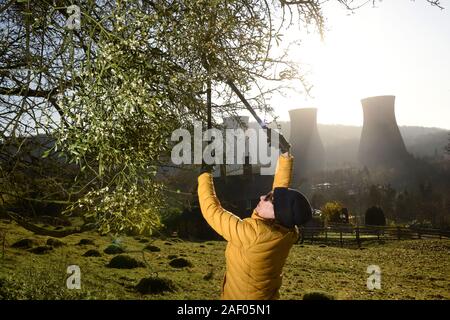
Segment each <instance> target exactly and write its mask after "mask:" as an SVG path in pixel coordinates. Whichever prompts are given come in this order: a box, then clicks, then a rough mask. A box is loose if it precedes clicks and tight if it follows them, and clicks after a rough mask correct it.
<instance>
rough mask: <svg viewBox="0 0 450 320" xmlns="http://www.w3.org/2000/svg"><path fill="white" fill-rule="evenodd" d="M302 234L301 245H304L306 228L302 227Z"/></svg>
mask: <svg viewBox="0 0 450 320" xmlns="http://www.w3.org/2000/svg"><path fill="white" fill-rule="evenodd" d="M300 232H301V235H300V237H301V242H300V243H301V244H303V241H305V228H304V227H301V228H300Z"/></svg>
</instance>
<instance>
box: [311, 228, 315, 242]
mask: <svg viewBox="0 0 450 320" xmlns="http://www.w3.org/2000/svg"><path fill="white" fill-rule="evenodd" d="M313 243H314V229H313V231H312V232H311V244H313Z"/></svg>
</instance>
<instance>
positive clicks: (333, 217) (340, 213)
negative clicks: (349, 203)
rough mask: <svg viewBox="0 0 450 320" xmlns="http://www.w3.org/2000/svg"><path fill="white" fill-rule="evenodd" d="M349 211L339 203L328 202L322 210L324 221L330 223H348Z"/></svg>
mask: <svg viewBox="0 0 450 320" xmlns="http://www.w3.org/2000/svg"><path fill="white" fill-rule="evenodd" d="M346 210H347V209H346V208H344V207H343V206H342V205H341V204H340V203H339V202H337V201H333V202H327V203H326V204H325V205H324V206H323V207H322V208H321V211H322V216H321V217H322V220H323V221H324V222H325V223H326V224H328V223H346V222H347V223H348V213H347V218H345V211H346Z"/></svg>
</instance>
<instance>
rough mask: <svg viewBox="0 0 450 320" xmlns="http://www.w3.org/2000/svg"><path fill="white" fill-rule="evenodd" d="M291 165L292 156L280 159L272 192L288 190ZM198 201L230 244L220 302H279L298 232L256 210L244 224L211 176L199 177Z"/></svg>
mask: <svg viewBox="0 0 450 320" xmlns="http://www.w3.org/2000/svg"><path fill="white" fill-rule="evenodd" d="M292 163H293V157H292V156H289V157H285V156H282V155H281V156H280V157H279V158H278V163H277V168H276V171H275V179H274V183H273V188H275V187H288V186H289V184H290V181H291V175H292ZM268 191H269V190H268ZM198 197H199V202H200V208H201V211H202V214H203V217H204V218H205V219H206V221H207V222H208V223H209V225H210V226H211V227H212V228H213V229H214V230H215V231H216V232H217V233H219V234H220V235H221V236H222V237H224V238H225V240H227V241H228V244H227V248H226V250H225V257H226V272H225V276H224V279H223V284H222V294H221V299H224V300H235V299H239V300H244V299H250V300H263V299H278V298H279V292H278V290H279V289H280V287H281V281H282V270H283V266H284V264H285V262H286V258H287V256H288V254H289V250H290V249H291V247H292V245H293V244H294V243H296V242H297V241H298V238H299V232H298V229H297V228H294V229H287V228H285V227H283V226H281V225H279V224H276V223H274V222H273V220H266V219H264V218H261V217H259V216H258V214H257V212H256V210H254V211H253V214H252V216H251V218H246V219H243V220H242V219H240V218H239V217H237V216H236V215H234V214H232V213H231V212H229V211H227V210H225V209H224V208H222V206H221V205H220V202H219V200H218V199H217V197H216V194H215V191H214V184H213V179H212V175H211V174H209V173H203V174H201V175H200V176H199V177H198Z"/></svg>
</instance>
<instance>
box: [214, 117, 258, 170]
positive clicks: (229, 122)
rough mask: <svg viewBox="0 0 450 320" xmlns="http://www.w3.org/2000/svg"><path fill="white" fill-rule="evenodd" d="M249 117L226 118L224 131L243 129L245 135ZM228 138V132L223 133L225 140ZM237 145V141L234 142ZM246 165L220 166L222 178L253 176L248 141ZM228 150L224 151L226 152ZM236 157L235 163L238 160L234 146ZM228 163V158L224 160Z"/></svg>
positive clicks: (246, 143)
mask: <svg viewBox="0 0 450 320" xmlns="http://www.w3.org/2000/svg"><path fill="white" fill-rule="evenodd" d="M248 122H249V117H247V116H239V117H226V118H224V119H223V127H224V129H242V130H243V131H244V133H245V131H246V130H247V127H248ZM225 137H226V131H225V130H224V131H223V138H224V139H225ZM234 142H235V143H236V139H235V140H234ZM245 145H246V147H245V150H246V151H245V159H244V161H245V164H224V165H220V176H232V175H242V174H245V175H251V172H252V165H251V164H249V162H248V142H247V139H246V142H245ZM225 150H226V149H224V151H225ZM234 155H235V159H234V160H235V161H236V160H237V158H236V155H237V146H236V145H235V146H234ZM224 157H226V155H225V154H224ZM224 161H226V158H225V159H224Z"/></svg>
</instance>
